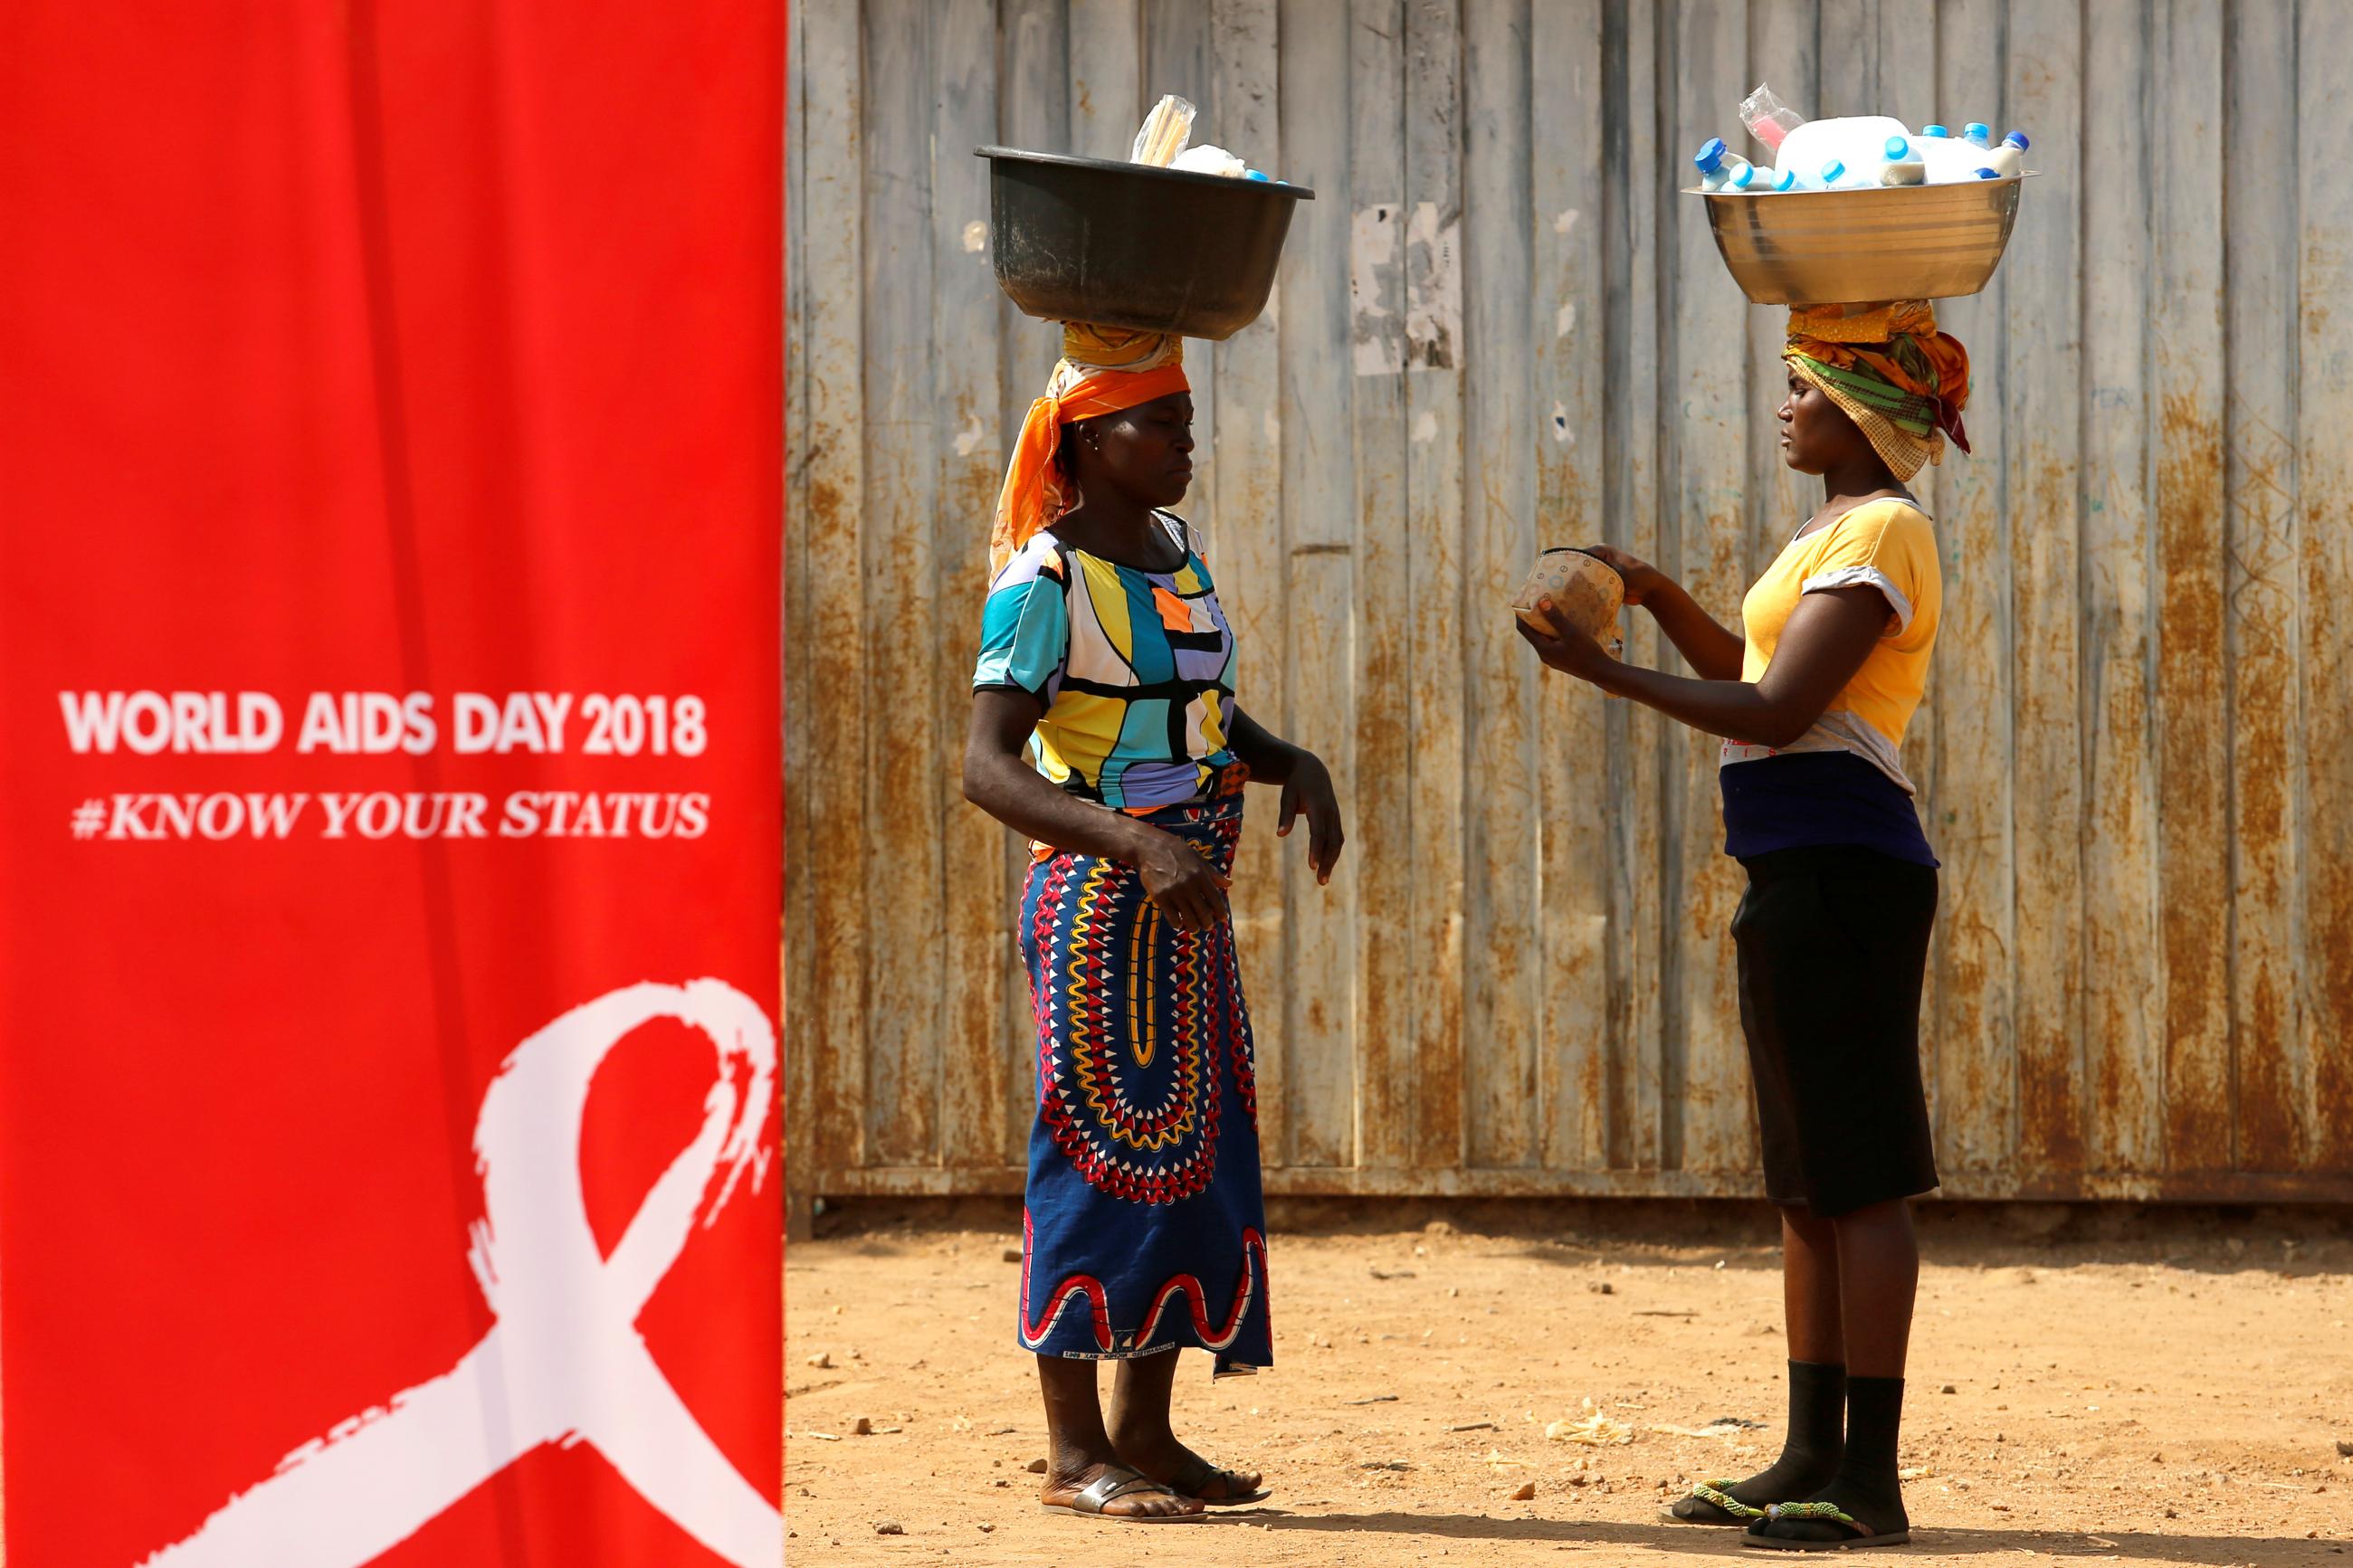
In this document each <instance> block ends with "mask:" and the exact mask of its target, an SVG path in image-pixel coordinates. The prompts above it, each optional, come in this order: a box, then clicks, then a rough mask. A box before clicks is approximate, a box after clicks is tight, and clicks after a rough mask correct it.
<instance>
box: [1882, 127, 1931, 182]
mask: <svg viewBox="0 0 2353 1568" xmlns="http://www.w3.org/2000/svg"><path fill="white" fill-rule="evenodd" d="M1880 151H1881V153H1883V158H1882V160H1881V163H1880V167H1879V183H1880V184H1883V185H1921V184H1927V182H1928V164H1927V162H1926V160H1925V159H1923V158H1922V157H1921V156H1920V153H1919V150H1918V149H1917V148H1915V146H1914V145H1913V144H1912V140H1911V138H1909V137H1906V136H1890V137H1889V138H1888V139H1887V145H1886V146H1884V147H1883V148H1881V149H1880Z"/></svg>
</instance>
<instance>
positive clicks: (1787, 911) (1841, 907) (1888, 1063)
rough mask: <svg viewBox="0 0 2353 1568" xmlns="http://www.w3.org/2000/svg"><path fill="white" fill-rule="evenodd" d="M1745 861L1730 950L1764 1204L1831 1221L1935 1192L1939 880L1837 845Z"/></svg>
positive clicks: (1919, 868) (1778, 852)
mask: <svg viewBox="0 0 2353 1568" xmlns="http://www.w3.org/2000/svg"><path fill="white" fill-rule="evenodd" d="M1741 864H1742V865H1743V866H1744V867H1746V868H1747V871H1748V891H1747V892H1746V894H1744V895H1743V896H1742V898H1741V900H1740V908H1739V910H1737V911H1736V913H1735V914H1734V915H1733V917H1732V941H1733V946H1734V948H1735V950H1736V952H1737V954H1738V956H1739V963H1740V1026H1741V1031H1742V1033H1743V1034H1745V1035H1746V1037H1747V1039H1748V1065H1749V1070H1750V1072H1751V1073H1752V1074H1753V1075H1754V1077H1755V1079H1756V1084H1757V1130H1758V1131H1759V1133H1760V1135H1761V1139H1762V1142H1763V1144H1764V1150H1765V1194H1766V1196H1767V1197H1768V1198H1770V1199H1771V1200H1772V1201H1773V1202H1774V1203H1776V1204H1778V1205H1782V1206H1784V1207H1797V1208H1805V1209H1809V1210H1810V1211H1812V1212H1813V1213H1814V1214H1816V1215H1822V1216H1825V1217H1828V1216H1831V1215H1842V1214H1850V1213H1852V1212H1853V1211H1854V1210H1856V1209H1859V1208H1863V1207H1866V1206H1867V1205H1872V1204H1875V1203H1882V1202H1884V1201H1885V1200H1887V1199H1889V1198H1903V1197H1910V1196H1913V1195H1914V1194H1919V1193H1925V1192H1928V1191H1930V1190H1931V1189H1933V1188H1934V1187H1935V1186H1936V1153H1935V1151H1934V1150H1933V1149H1932V1148H1931V1146H1930V1142H1929V1135H1928V1100H1927V1096H1926V1092H1925V1091H1924V1090H1923V1089H1922V1088H1921V1083H1920V987H1921V982H1922V980H1923V978H1924V977H1925V976H1926V973H1927V967H1928V933H1929V931H1930V930H1931V928H1932V927H1934V925H1935V924H1936V871H1935V870H1934V869H1933V868H1930V867H1926V866H1919V865H1915V864H1913V863H1911V862H1909V861H1905V860H1898V859H1896V858H1894V857H1892V856H1887V855H1882V854H1880V853H1879V852H1878V851H1876V850H1873V849H1864V848H1860V847H1850V846H1844V845H1838V846H1828V847H1807V848H1799V849H1776V850H1773V851H1771V852H1770V853H1767V854H1764V855H1757V856H1751V857H1749V858H1746V859H1744V860H1742V861H1741Z"/></svg>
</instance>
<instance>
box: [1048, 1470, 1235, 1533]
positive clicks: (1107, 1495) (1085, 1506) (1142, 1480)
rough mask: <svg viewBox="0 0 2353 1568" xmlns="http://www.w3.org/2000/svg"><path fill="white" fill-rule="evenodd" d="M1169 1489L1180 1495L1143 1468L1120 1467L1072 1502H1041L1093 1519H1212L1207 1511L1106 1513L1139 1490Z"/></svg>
mask: <svg viewBox="0 0 2353 1568" xmlns="http://www.w3.org/2000/svg"><path fill="white" fill-rule="evenodd" d="M1143 1491H1152V1492H1166V1493H1167V1494H1168V1495H1169V1496H1170V1497H1176V1496H1177V1495H1178V1494H1177V1493H1176V1491H1174V1490H1172V1489H1169V1488H1167V1487H1164V1486H1162V1485H1161V1484H1160V1483H1159V1482H1158V1481H1155V1480H1154V1479H1151V1478H1150V1477H1148V1476H1145V1475H1144V1474H1142V1473H1141V1472H1139V1471H1135V1470H1129V1469H1123V1468H1118V1467H1116V1466H1114V1467H1113V1468H1110V1469H1107V1470H1105V1471H1104V1472H1103V1474H1102V1475H1100V1476H1097V1477H1096V1478H1095V1479H1094V1480H1093V1481H1092V1482H1091V1483H1090V1484H1089V1485H1088V1486H1087V1488H1086V1489H1084V1490H1083V1491H1082V1492H1080V1493H1079V1495H1078V1496H1076V1497H1074V1498H1072V1499H1071V1500H1070V1501H1068V1502H1049V1503H1040V1504H1039V1505H1038V1506H1039V1507H1040V1508H1042V1509H1044V1510H1046V1511H1047V1512H1048V1513H1075V1514H1079V1515H1082V1516H1084V1517H1087V1518H1092V1519H1108V1520H1111V1521H1113V1522H1114V1523H1118V1524H1199V1523H1200V1522H1201V1521H1204V1520H1206V1519H1207V1518H1208V1514H1206V1513H1105V1512H1104V1511H1103V1509H1104V1507H1105V1505H1107V1504H1110V1503H1113V1502H1115V1501H1117V1500H1119V1499H1121V1498H1124V1497H1129V1496H1132V1495H1134V1493H1136V1492H1143Z"/></svg>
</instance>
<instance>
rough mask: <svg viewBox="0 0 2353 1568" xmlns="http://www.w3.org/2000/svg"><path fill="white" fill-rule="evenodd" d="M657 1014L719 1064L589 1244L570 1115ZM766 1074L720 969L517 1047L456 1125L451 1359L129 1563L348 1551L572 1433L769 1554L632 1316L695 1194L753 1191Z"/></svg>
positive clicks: (767, 1094) (748, 1503)
mask: <svg viewBox="0 0 2353 1568" xmlns="http://www.w3.org/2000/svg"><path fill="white" fill-rule="evenodd" d="M656 1018H675V1019H677V1020H678V1021H679V1022H681V1023H682V1024H686V1025H689V1026H692V1027H694V1028H697V1029H700V1030H702V1032H703V1033H704V1034H705V1035H708V1036H709V1037H711V1043H712V1046H713V1047H715V1049H716V1051H717V1055H718V1065H719V1072H718V1077H717V1079H716V1081H714V1082H713V1083H712V1086H711V1091H710V1093H709V1094H708V1095H707V1096H705V1097H704V1100H703V1116H702V1131H700V1132H699V1133H698V1134H697V1135H696V1137H695V1139H694V1142H692V1143H691V1144H689V1145H688V1146H687V1148H686V1150H685V1152H682V1153H681V1154H680V1155H679V1156H678V1158H677V1159H676V1160H674V1161H672V1162H671V1163H670V1168H669V1169H668V1170H667V1171H664V1172H663V1173H662V1174H661V1178H660V1179H659V1181H657V1182H655V1183H654V1184H653V1189H652V1190H651V1191H650V1192H649V1193H648V1194H646V1199H645V1202H644V1204H643V1205H640V1206H639V1208H638V1213H637V1217H635V1218H634V1219H632V1220H631V1221H630V1222H629V1228H628V1231H627V1232H626V1233H625V1234H624V1235H623V1236H622V1237H621V1239H620V1242H619V1244H618V1245H617V1246H616V1247H614V1248H613V1252H612V1256H611V1257H609V1258H607V1257H603V1256H601V1255H600V1254H599V1253H598V1252H597V1249H596V1235H595V1233H594V1232H592V1231H591V1230H590V1229H589V1226H588V1209H587V1205H586V1201H585V1199H584V1198H583V1195H582V1194H581V1190H580V1121H581V1113H582V1112H583V1111H584V1110H586V1107H587V1103H588V1086H589V1085H590V1083H592V1082H593V1081H594V1080H595V1079H596V1069H597V1068H598V1067H599V1066H601V1065H602V1064H603V1062H604V1060H605V1058H606V1057H607V1054H609V1053H610V1052H611V1051H612V1049H613V1047H615V1046H617V1045H618V1044H619V1043H620V1042H621V1040H622V1038H623V1037H625V1036H627V1035H628V1033H629V1032H630V1031H631V1030H633V1029H635V1028H637V1027H638V1026H639V1025H641V1024H645V1023H648V1022H650V1021H651V1020H653V1019H656ZM775 1097H776V1034H775V1032H774V1031H773V1030H771V1029H770V1028H769V1027H768V1021H767V1019H766V1017H765V1016H763V1015H762V1013H761V1011H760V1008H759V1005H758V1004H756V1003H754V1001H753V1000H752V999H751V998H750V997H748V996H746V995H744V994H743V993H742V992H740V991H737V990H735V989H734V988H733V986H729V985H725V984H721V983H720V982H718V981H716V980H697V981H692V982H691V983H689V984H685V985H682V986H681V985H656V984H641V985H631V986H627V987H624V988H623V989H621V990H618V991H615V992H612V993H610V994H607V995H604V996H600V997H598V998H597V999H596V1001H594V1002H591V1003H589V1004H587V1005H586V1006H582V1007H575V1008H574V1009H573V1010H572V1011H571V1012H569V1013H566V1014H565V1015H564V1016H562V1017H560V1018H558V1019H556V1020H555V1022H554V1023H552V1024H550V1025H548V1026H547V1027H545V1028H544V1029H542V1030H541V1031H540V1032H539V1033H537V1034H536V1035H533V1037H531V1038H529V1039H527V1040H525V1041H524V1042H523V1043H522V1045H520V1046H518V1047H515V1051H514V1054H513V1055H512V1056H511V1057H509V1058H507V1061H506V1065H505V1066H504V1067H502V1068H500V1070H499V1075H498V1077H497V1078H496V1079H493V1080H492V1082H491V1088H490V1091H489V1092H488V1093H487V1094H485V1095H484V1096H483V1097H482V1111H481V1119H480V1121H479V1122H478V1123H477V1124H476V1126H475V1129H474V1152H475V1155H476V1157H477V1161H478V1163H479V1168H480V1171H481V1174H482V1198H483V1212H484V1218H483V1219H482V1220H480V1222H479V1223H478V1224H477V1225H476V1226H475V1227H474V1237H473V1247H472V1250H471V1260H472V1263H473V1266H474V1276H475V1278H476V1279H479V1280H480V1282H481V1287H482V1295H483V1297H484V1298H485V1299H486V1300H488V1301H489V1302H490V1305H491V1310H492V1311H493V1312H494V1313H496V1314H497V1317H498V1321H497V1322H496V1323H494V1324H492V1325H491V1331H490V1332H489V1333H487V1334H485V1335H483V1336H482V1339H481V1341H480V1342H479V1343H478V1344H476V1345H475V1346H474V1348H473V1349H472V1350H470V1351H468V1352H466V1353H465V1355H464V1356H463V1357H461V1358H459V1362H458V1364H457V1365H456V1366H454V1367H452V1368H450V1369H449V1371H448V1373H444V1374H443V1375H442V1376H439V1377H437V1378H435V1379H433V1380H432V1381H431V1382H429V1383H422V1384H417V1386H416V1387H415V1388H412V1389H409V1390H407V1391H406V1393H403V1394H395V1395H393V1398H392V1402H391V1404H390V1405H386V1406H385V1407H384V1408H381V1409H376V1410H370V1411H367V1412H365V1413H364V1414H362V1415H355V1416H353V1418H352V1419H350V1420H348V1421H345V1422H343V1424H342V1425H340V1426H337V1427H335V1429H334V1430H332V1432H330V1433H328V1434H327V1436H324V1437H322V1438H319V1439H317V1440H315V1441H313V1442H311V1443H307V1444H305V1445H303V1446H302V1447H300V1448H297V1449H295V1450H294V1452H292V1453H290V1454H289V1455H287V1456H286V1458H284V1459H282V1460H280V1462H279V1465H278V1470H277V1473H276V1474H274V1475H272V1476H271V1477H270V1478H269V1479H268V1480H265V1481H263V1482H262V1483H261V1484H260V1485H259V1486H257V1487H255V1488H254V1489H252V1490H250V1491H248V1492H244V1493H242V1494H240V1495H238V1496H237V1497H235V1498H232V1499H231V1500H229V1501H228V1503H227V1505H226V1506H225V1507H223V1508H222V1509H221V1510H220V1511H219V1512H217V1513H216V1514H214V1515H213V1516H212V1517H211V1518H210V1519H208V1520H206V1521H205V1523H204V1525H203V1527H202V1528H201V1529H199V1530H198V1531H196V1532H195V1534H194V1535H191V1536H189V1537H188V1538H187V1539H186V1540H185V1541H183V1542H179V1543H178V1544H177V1545H174V1546H169V1547H166V1548H164V1550H163V1551H161V1552H156V1553H155V1554H154V1555H153V1556H152V1557H150V1558H148V1559H147V1568H360V1565H361V1564H363V1563H371V1562H373V1561H375V1559H376V1558H378V1557H380V1556H382V1555H383V1554H384V1553H385V1552H388V1551H390V1550H391V1549H392V1548H393V1547H395V1546H396V1545H398V1544H399V1543H400V1542H403V1541H406V1539H408V1537H410V1536H411V1535H414V1534H415V1533H416V1532H417V1531H418V1530H419V1529H421V1528H422V1527H423V1526H424V1525H426V1524H427V1522H429V1521H432V1520H433V1519H435V1518H437V1517H438V1516H439V1515H440V1514H442V1513H444V1512H446V1511H447V1510H448V1509H449V1508H450V1506H451V1505H453V1504H454V1503H456V1502H457V1501H458V1500H459V1499H461V1498H463V1497H465V1496H466V1494H467V1493H469V1492H470V1491H472V1490H473V1489H475V1488H476V1487H479V1486H480V1485H481V1484H482V1483H483V1482H484V1481H487V1480H489V1479H491V1477H492V1476H495V1475H497V1474H498V1473H499V1472H500V1471H501V1470H503V1469H505V1468H507V1467H508V1466H509V1465H511V1464H512V1463H514V1461H515V1460H517V1459H519V1458H522V1456H523V1455H525V1454H528V1453H530V1452H531V1451H532V1450H533V1449H534V1448H536V1447H540V1446H541V1445H542V1444H544V1443H558V1444H565V1445H567V1446H568V1445H570V1444H572V1443H574V1442H577V1441H585V1442H586V1443H588V1444H589V1445H590V1446H592V1447H595V1448H596V1451H597V1452H598V1453H600V1454H602V1455H604V1456H605V1458H607V1459H608V1460H610V1461H611V1462H612V1465H613V1468H615V1469H616V1470H618V1471H619V1472H620V1474H621V1477H622V1479H625V1480H627V1481H628V1483H629V1485H630V1486H632V1487H634V1488H636V1489H637V1490H638V1493H639V1494H640V1495H642V1496H643V1497H644V1498H645V1500H647V1501H648V1502H649V1503H651V1504H652V1505H653V1506H654V1507H655V1508H657V1509H659V1510H661V1511H662V1512H663V1513H664V1514H666V1515H668V1516H669V1517H670V1519H671V1520H672V1521H675V1522H676V1523H677V1524H678V1525H679V1526H680V1528H681V1529H683V1530H684V1531H686V1532H687V1533H688V1534H689V1535H691V1536H693V1537H694V1539H695V1540H697V1541H700V1542H702V1544H703V1545H705V1546H707V1547H709V1548H710V1549H711V1550H712V1552H716V1553H717V1554H718V1555H719V1556H721V1557H723V1558H725V1559H726V1560H727V1561H728V1562H730V1563H735V1564H737V1568H776V1563H778V1562H780V1561H782V1559H783V1556H784V1548H785V1542H784V1533H785V1527H784V1520H783V1518H782V1516H781V1515H779V1514H778V1512H777V1510H776V1505H775V1504H774V1503H772V1502H770V1501H769V1500H768V1499H766V1498H765V1497H763V1496H762V1495H761V1494H760V1493H759V1492H758V1491H757V1490H755V1489H754V1488H753V1487H752V1485H751V1484H750V1483H749V1482H747V1481H746V1480H744V1477H743V1475H742V1473H741V1472H740V1471H738V1470H737V1469H736V1468H735V1467H734V1465H733V1463H731V1462H730V1461H729V1460H728V1458H727V1457H726V1456H725V1455H724V1454H723V1453H722V1452H720V1450H719V1447H718V1446H717V1445H715V1444H714V1443H712V1440H711V1437H710V1435H709V1434H708V1433H706V1432H704V1431H703V1429H702V1426H701V1425H700V1424H699V1423H697V1422H696V1420H695V1418H694V1415H693V1413H692V1412H691V1411H690V1410H688V1409H687V1407H686V1405H684V1403H683V1402H681V1400H680V1398H679V1396H678V1393H677V1391H676V1390H675V1389H673V1388H671V1387H670V1380H669V1379H668V1378H666V1377H664V1376H663V1375H662V1372H661V1368H660V1367H659V1366H657V1365H655V1364H654V1359H653V1357H652V1355H651V1354H650V1353H649V1352H648V1351H647V1349H646V1342H645V1341H644V1340H643V1339H642V1338H641V1337H640V1336H639V1335H638V1329H637V1319H638V1311H639V1310H640V1309H642V1308H643V1307H644V1306H645V1303H646V1299H647V1298H648V1297H649V1296H651V1295H652V1294H653V1292H654V1289H655V1287H656V1286H658V1285H659V1284H660V1283H661V1281H662V1278H663V1276H664V1275H666V1274H668V1273H669V1272H670V1265H671V1264H673V1263H675V1262H676V1261H677V1260H678V1256H679V1254H680V1253H681V1251H683V1250H684V1249H685V1247H686V1243H687V1240H688V1238H689V1237H691V1235H692V1233H693V1231H694V1228H695V1223H696V1219H697V1215H698V1211H699V1213H700V1217H701V1220H702V1224H703V1225H705V1226H708V1225H709V1224H710V1223H711V1222H712V1219H713V1218H715V1217H716V1216H717V1215H718V1213H719V1210H720V1208H721V1207H722V1206H723V1205H725V1204H726V1202H727V1200H728V1198H729V1197H731V1196H732V1195H733V1193H734V1191H735V1185H736V1183H737V1182H738V1181H740V1180H741V1179H742V1178H743V1177H744V1173H746V1172H747V1171H748V1172H749V1173H751V1178H752V1185H753V1186H754V1187H755V1188H756V1187H757V1186H758V1185H759V1184H760V1183H761V1181H762V1180H763V1178H764V1177H765V1174H766V1171H767V1163H768V1158H767V1149H766V1147H765V1143H764V1142H763V1139H762V1134H763V1132H764V1131H765V1127H766V1123H767V1119H768V1111H769V1108H770V1106H771V1104H772V1103H773V1102H774V1100H775ZM719 1178H723V1180H719V1181H718V1185H717V1188H716V1190H715V1191H713V1188H712V1184H713V1182H714V1180H717V1179H719ZM772 1288H773V1282H771V1283H770V1285H768V1286H764V1287H763V1289H772Z"/></svg>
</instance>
